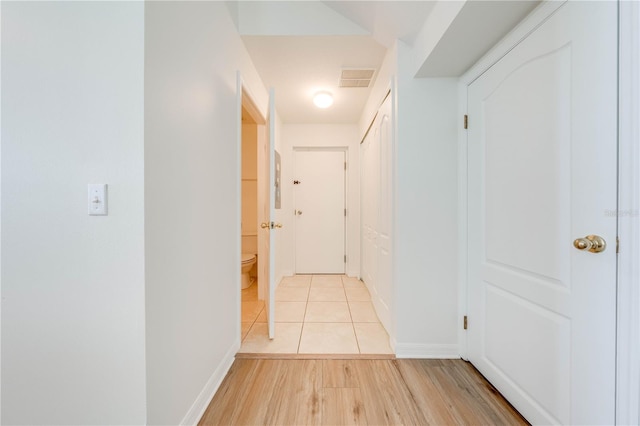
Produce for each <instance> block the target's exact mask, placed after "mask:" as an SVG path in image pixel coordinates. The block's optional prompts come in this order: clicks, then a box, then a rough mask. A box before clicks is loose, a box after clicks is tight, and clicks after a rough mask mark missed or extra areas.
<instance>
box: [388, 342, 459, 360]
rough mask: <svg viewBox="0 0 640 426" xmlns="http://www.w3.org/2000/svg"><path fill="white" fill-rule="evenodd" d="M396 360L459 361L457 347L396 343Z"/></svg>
mask: <svg viewBox="0 0 640 426" xmlns="http://www.w3.org/2000/svg"><path fill="white" fill-rule="evenodd" d="M395 350H396V358H427V359H428V358H432V359H459V358H460V354H459V352H458V345H455V344H454V345H429V344H422V343H396V344H395Z"/></svg>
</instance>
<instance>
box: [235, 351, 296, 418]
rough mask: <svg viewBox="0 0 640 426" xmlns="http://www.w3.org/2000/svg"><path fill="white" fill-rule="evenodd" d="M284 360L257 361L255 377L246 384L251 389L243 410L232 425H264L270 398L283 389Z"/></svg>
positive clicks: (243, 403) (238, 413)
mask: <svg viewBox="0 0 640 426" xmlns="http://www.w3.org/2000/svg"><path fill="white" fill-rule="evenodd" d="M286 362H287V361H284V360H257V366H256V370H255V373H254V376H253V378H252V380H251V381H250V382H245V386H247V387H249V392H248V393H247V395H246V397H245V399H244V401H242V405H243V407H242V409H241V410H240V411H238V412H237V415H236V416H234V417H232V418H231V419H230V421H229V423H228V424H230V425H264V424H265V417H266V414H267V410H268V409H269V403H270V402H271V398H270V396H271V395H272V394H273V393H274V392H275V391H276V389H278V388H279V387H280V388H281V383H282V382H283V377H282V372H283V370H284V368H285V363H286Z"/></svg>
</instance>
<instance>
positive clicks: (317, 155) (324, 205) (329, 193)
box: [294, 149, 346, 274]
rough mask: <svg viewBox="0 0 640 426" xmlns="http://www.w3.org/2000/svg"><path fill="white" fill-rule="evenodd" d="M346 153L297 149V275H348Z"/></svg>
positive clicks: (295, 189)
mask: <svg viewBox="0 0 640 426" xmlns="http://www.w3.org/2000/svg"><path fill="white" fill-rule="evenodd" d="M345 154H346V153H345V151H344V150H342V149H340V150H328V149H295V150H294V169H295V170H294V205H295V211H294V216H295V227H296V228H295V253H296V255H295V271H296V273H297V274H343V273H344V272H345V254H346V250H345V226H346V215H345V212H346V210H345V205H346V200H345V183H346V182H345V177H346V171H345V165H346V162H345V161H346V160H345V159H346V156H345ZM296 182H297V183H296Z"/></svg>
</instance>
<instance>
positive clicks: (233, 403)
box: [198, 360, 257, 425]
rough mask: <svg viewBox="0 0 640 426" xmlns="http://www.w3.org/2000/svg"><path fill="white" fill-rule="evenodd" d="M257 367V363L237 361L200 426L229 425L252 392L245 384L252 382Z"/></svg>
mask: <svg viewBox="0 0 640 426" xmlns="http://www.w3.org/2000/svg"><path fill="white" fill-rule="evenodd" d="M256 367H257V363H256V362H253V361H243V360H236V361H235V362H234V363H233V365H232V366H231V368H230V369H229V372H228V373H227V375H226V376H225V378H224V380H223V381H222V383H221V384H220V387H219V388H218V391H217V392H216V394H215V395H214V397H213V399H212V400H211V402H210V403H209V406H208V407H207V409H206V411H205V412H204V414H203V415H202V418H201V419H200V422H199V423H198V424H199V425H221V424H228V423H227V422H228V421H229V420H228V419H232V418H234V417H235V416H236V415H237V412H238V411H239V410H241V409H242V407H243V406H242V402H243V401H244V399H245V398H246V394H247V393H248V392H249V390H250V388H249V387H248V386H245V385H244V384H245V383H250V382H251V380H252V377H253V375H254V373H255V370H256Z"/></svg>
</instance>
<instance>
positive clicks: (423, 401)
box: [398, 359, 457, 425]
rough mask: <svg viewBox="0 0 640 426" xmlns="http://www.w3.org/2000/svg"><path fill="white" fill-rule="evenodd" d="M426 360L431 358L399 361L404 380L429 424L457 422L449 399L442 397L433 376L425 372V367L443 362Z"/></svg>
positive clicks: (439, 364)
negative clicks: (448, 401)
mask: <svg viewBox="0 0 640 426" xmlns="http://www.w3.org/2000/svg"><path fill="white" fill-rule="evenodd" d="M424 361H430V360H417V359H408V360H403V361H402V362H399V363H398V368H399V369H400V373H401V374H402V378H403V380H404V381H405V382H406V384H407V387H408V388H409V391H410V392H411V393H412V395H413V398H414V400H415V402H416V404H417V406H418V409H419V410H420V411H421V412H422V413H423V415H424V417H425V418H426V420H427V422H428V423H429V424H434V425H451V424H456V423H457V421H456V418H455V417H454V416H453V415H452V414H451V410H450V407H449V405H448V404H447V401H445V399H444V398H443V397H442V395H441V394H440V391H439V390H438V387H437V386H436V385H435V384H434V383H433V382H432V381H431V378H430V377H429V376H428V375H427V374H425V372H424V368H430V366H431V365H433V366H441V365H442V363H429V362H424ZM431 368H433V367H431Z"/></svg>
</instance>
